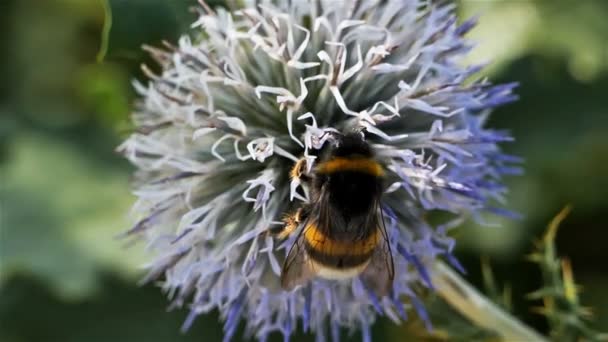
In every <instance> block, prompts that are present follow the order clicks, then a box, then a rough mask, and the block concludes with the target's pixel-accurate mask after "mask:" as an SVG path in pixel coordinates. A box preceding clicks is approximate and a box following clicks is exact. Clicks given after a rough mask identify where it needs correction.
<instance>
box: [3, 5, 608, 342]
mask: <svg viewBox="0 0 608 342" xmlns="http://www.w3.org/2000/svg"><path fill="white" fill-rule="evenodd" d="M195 3H196V1H194V0H192V1H191V0H112V1H110V4H111V7H112V12H113V26H112V30H111V33H110V36H109V47H108V52H107V56H106V57H105V61H104V63H101V64H100V63H97V62H96V54H97V53H98V50H99V47H100V44H101V31H102V27H103V23H104V9H103V4H102V1H101V0H0V43H1V46H2V53H0V75H2V77H1V79H0V187H1V190H0V203H1V206H0V341H43V340H44V341H182V340H183V341H186V340H192V341H195V340H196V341H216V340H219V339H220V338H221V326H220V325H219V324H218V323H217V316H215V315H210V316H205V317H202V318H200V319H199V320H198V321H197V322H196V323H195V324H194V327H193V328H192V330H191V331H189V332H188V333H187V334H180V333H179V328H180V325H181V323H182V322H183V320H184V318H185V315H186V312H185V310H181V311H177V312H172V313H167V312H166V310H165V309H166V306H167V302H166V300H165V298H164V296H163V295H162V294H161V292H160V290H159V289H158V288H156V287H154V286H152V285H150V286H146V287H143V288H139V287H138V286H137V285H136V283H137V280H138V278H139V277H140V276H141V275H142V273H141V272H142V271H141V267H140V266H141V265H142V264H143V263H145V260H146V255H145V254H144V252H143V251H142V248H141V247H139V248H138V247H135V248H127V246H124V243H123V242H122V241H120V240H117V239H116V238H115V236H116V235H117V234H118V233H120V232H121V231H123V230H125V229H126V228H127V227H128V224H129V220H128V218H127V217H128V210H129V207H130V205H131V204H132V202H133V201H134V197H133V196H132V195H131V194H130V187H129V177H130V173H131V171H132V168H131V167H130V165H129V164H128V163H127V162H126V161H125V160H123V159H122V158H120V157H119V156H118V155H117V154H116V153H115V152H114V148H115V147H116V146H117V145H118V144H119V143H120V142H121V140H122V139H124V138H125V137H126V136H127V134H128V131H129V128H130V127H129V121H128V113H129V105H130V103H131V102H132V100H133V96H134V93H133V90H132V88H131V85H130V82H131V80H132V79H134V78H138V79H143V76H142V74H141V72H140V71H139V65H140V64H141V63H142V62H149V60H148V59H147V57H146V56H145V54H144V53H142V51H141V50H140V46H141V45H142V44H144V43H147V44H151V45H160V42H161V41H162V40H163V39H166V40H169V41H175V40H176V39H177V37H178V36H179V33H180V32H184V31H185V30H187V28H188V26H189V23H190V22H191V21H192V19H193V15H192V13H191V12H189V10H188V8H189V7H190V6H192V5H194V4H195ZM459 4H460V5H461V6H460V7H459V13H460V14H461V15H462V17H463V18H464V17H468V16H470V15H473V14H481V22H480V25H479V26H478V27H477V28H476V29H475V30H474V31H473V32H472V33H470V34H469V37H470V38H471V39H473V40H475V41H477V42H479V45H478V48H477V49H475V50H474V53H473V54H472V55H471V56H470V60H471V61H487V60H493V61H494V63H493V64H492V65H491V66H490V67H488V68H487V69H486V70H485V71H484V72H485V73H487V74H488V76H489V77H491V78H492V79H493V80H494V81H496V82H508V81H519V82H520V83H521V86H520V88H518V90H517V93H518V94H519V95H520V96H521V100H520V101H519V102H517V103H515V104H512V105H509V106H506V107H504V108H501V109H499V110H498V111H496V113H495V115H494V116H493V119H492V122H491V125H492V126H494V127H499V128H506V129H509V130H511V132H512V134H513V135H514V136H515V137H516V138H517V141H516V142H515V143H513V144H509V145H508V146H506V149H507V150H508V151H510V152H512V153H515V154H519V155H521V156H523V157H524V158H525V160H526V163H525V167H526V174H525V175H524V176H523V177H516V178H512V179H509V181H508V182H509V184H510V187H511V189H512V191H511V193H510V195H509V206H510V207H511V208H513V209H515V210H518V211H520V212H521V213H522V214H523V215H524V219H523V220H521V221H515V222H514V221H504V222H503V221H500V223H501V224H502V226H501V227H477V226H474V225H472V224H467V225H465V226H463V227H462V229H460V230H459V231H458V233H457V235H458V239H459V244H458V253H457V255H458V257H459V258H460V259H461V260H462V261H463V263H464V264H465V266H466V268H467V270H468V277H469V279H470V280H471V281H472V282H473V283H474V284H476V285H478V286H480V287H481V286H482V285H481V284H482V281H481V277H480V257H481V256H486V257H488V258H489V260H490V261H491V264H492V267H493V269H494V272H495V274H496V278H497V281H498V282H499V283H500V284H501V285H504V284H510V286H511V288H512V297H513V305H514V309H515V312H516V313H517V314H518V316H519V317H521V318H523V319H525V320H526V322H528V323H530V324H532V325H533V326H534V327H536V328H537V329H539V330H541V331H543V330H544V329H546V323H545V322H544V320H543V318H542V317H540V316H538V315H534V314H532V313H531V312H530V309H529V308H530V307H531V306H534V305H537V304H538V303H533V302H529V301H526V300H525V299H523V297H524V295H525V294H526V293H529V292H531V291H533V290H535V289H537V288H539V287H540V286H541V284H540V275H539V271H538V269H537V268H536V267H535V265H533V264H530V263H529V262H527V261H525V259H524V256H525V255H526V254H527V253H529V252H530V251H531V249H532V246H533V241H534V240H535V239H537V238H539V237H540V236H541V234H542V232H543V230H544V227H545V226H546V224H547V223H548V222H549V220H550V219H551V218H552V217H553V216H554V215H555V214H556V213H557V212H558V211H559V210H560V209H561V208H562V207H563V206H565V205H566V204H571V205H572V206H573V212H572V214H571V215H570V216H569V217H568V219H567V220H566V221H565V222H564V224H563V225H562V227H561V229H560V232H559V235H558V239H557V246H558V250H559V252H560V255H564V256H568V257H569V258H570V259H571V260H572V263H573V266H574V270H575V277H576V280H577V282H578V283H580V284H581V285H582V288H583V292H582V294H581V297H582V300H583V302H584V303H587V304H589V305H592V306H593V307H594V309H595V310H594V311H595V314H596V319H595V326H597V327H599V328H607V327H608V291H606V289H607V288H608V266H607V260H608V247H607V245H608V226H607V225H606V223H605V222H606V214H605V213H606V211H607V210H608V200H607V198H608V176H607V175H608V20H606V18H608V1H602V0H599V1H573V0H563V1H550V0H545V1H525V0H519V1H489V0H488V1H481V0H479V1H460V3H459ZM401 329H403V328H399V327H396V326H394V325H391V324H388V323H386V322H383V323H381V324H377V325H375V326H374V335H375V337H377V338H386V339H387V340H394V341H400V340H402V336H403V335H401V333H402V331H401ZM604 330H606V329H604ZM306 339H307V338H306V337H303V338H302V340H306ZM355 339H356V340H358V339H359V337H358V336H355Z"/></svg>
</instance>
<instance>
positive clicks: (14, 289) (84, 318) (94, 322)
mask: <svg viewBox="0 0 608 342" xmlns="http://www.w3.org/2000/svg"><path fill="white" fill-rule="evenodd" d="M97 284H98V286H99V288H100V291H99V292H98V293H97V294H96V295H95V296H93V297H91V298H88V299H86V300H84V299H79V300H71V301H65V300H64V299H62V298H60V297H57V296H56V294H54V293H52V292H50V291H49V289H48V288H47V287H46V286H45V285H46V284H45V283H44V282H41V281H40V280H38V279H35V278H31V277H24V276H18V277H11V278H10V279H9V280H8V282H7V283H6V285H5V286H4V287H2V288H0V298H1V299H2V300H1V301H0V340H1V341H20V342H30V341H31V342H37V341H62V342H77V341H78V342H81V341H86V342H107V341H115V342H131V341H146V342H166V341H220V340H221V337H222V329H221V326H220V325H219V324H218V316H217V314H215V313H213V314H210V315H207V316H204V317H202V318H200V319H199V321H198V322H197V323H196V324H195V325H194V326H193V328H192V329H191V330H190V331H189V332H188V333H187V334H180V332H179V327H180V326H181V324H182V322H183V320H184V319H185V317H186V315H187V312H186V310H181V311H179V312H170V313H168V312H166V310H165V308H166V300H165V298H164V297H163V296H162V295H161V294H160V293H159V291H158V288H156V287H153V286H148V287H145V288H138V287H135V286H133V284H132V283H125V282H124V281H121V280H120V279H118V278H117V277H116V276H115V275H114V276H111V275H110V274H109V273H107V272H103V273H102V274H101V275H100V276H99V277H98V279H97Z"/></svg>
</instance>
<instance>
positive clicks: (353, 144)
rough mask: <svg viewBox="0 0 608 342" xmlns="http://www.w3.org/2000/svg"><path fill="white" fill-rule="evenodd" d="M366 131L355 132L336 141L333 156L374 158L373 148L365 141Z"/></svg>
mask: <svg viewBox="0 0 608 342" xmlns="http://www.w3.org/2000/svg"><path fill="white" fill-rule="evenodd" d="M364 132H365V131H364V130H361V129H360V130H355V131H352V132H349V133H346V134H344V135H341V136H340V137H338V139H336V142H335V145H334V147H333V150H332V154H333V155H334V156H336V157H349V156H359V157H372V156H373V154H374V153H373V151H372V148H371V146H370V145H369V144H368V143H367V142H366V141H365V135H364Z"/></svg>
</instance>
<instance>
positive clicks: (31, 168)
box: [0, 135, 138, 296]
mask: <svg viewBox="0 0 608 342" xmlns="http://www.w3.org/2000/svg"><path fill="white" fill-rule="evenodd" d="M13 146H14V150H13V151H11V158H12V159H11V160H10V162H9V164H8V165H7V166H6V167H5V168H4V169H3V175H4V176H3V183H4V186H5V191H3V192H2V193H1V194H0V196H2V197H1V198H0V200H1V201H2V203H3V213H2V223H3V224H2V239H1V241H0V243H1V248H0V261H1V263H2V272H1V273H0V277H1V278H0V280H6V279H7V277H9V276H10V275H11V274H13V273H14V272H18V273H24V272H25V273H33V274H36V275H37V276H38V277H41V278H42V279H45V281H47V282H48V283H49V284H50V285H51V286H52V287H53V288H54V289H55V290H57V291H59V292H60V293H61V294H62V295H65V296H82V295H86V294H87V293H89V292H90V291H91V290H94V289H95V288H96V271H97V268H98V267H100V266H101V265H106V266H112V267H115V268H116V269H118V270H121V271H122V272H132V270H133V269H134V266H135V264H137V263H138V262H137V260H138V258H137V257H136V255H135V254H134V251H133V250H130V251H125V250H121V248H120V247H119V246H120V243H118V242H117V241H116V240H114V239H113V238H112V237H113V236H115V235H116V234H118V233H119V232H120V231H122V230H124V229H125V228H126V227H127V226H128V223H127V221H126V218H125V214H126V209H127V208H128V207H129V206H130V202H131V198H130V196H129V195H128V190H129V187H128V184H127V180H126V177H125V175H123V174H122V172H117V170H116V169H112V168H107V169H101V168H98V167H97V166H96V165H94V164H92V163H90V161H87V159H83V158H82V157H81V156H80V155H79V154H78V153H77V150H74V149H72V148H71V147H70V146H69V145H66V144H64V143H58V142H56V141H53V140H50V139H48V138H44V137H40V136H35V135H21V136H19V138H18V139H17V141H14V144H13Z"/></svg>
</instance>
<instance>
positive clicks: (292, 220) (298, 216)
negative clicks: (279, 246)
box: [275, 206, 310, 240]
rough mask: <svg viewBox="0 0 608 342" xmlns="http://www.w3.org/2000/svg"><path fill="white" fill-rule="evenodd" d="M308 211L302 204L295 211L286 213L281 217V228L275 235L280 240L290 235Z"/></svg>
mask: <svg viewBox="0 0 608 342" xmlns="http://www.w3.org/2000/svg"><path fill="white" fill-rule="evenodd" d="M309 212H310V210H309V208H308V206H302V207H300V208H298V210H296V211H295V212H293V213H291V214H289V215H287V216H286V217H285V218H284V219H283V222H285V225H284V226H283V229H282V230H281V231H279V232H278V233H276V234H275V237H276V238H278V239H281V240H282V239H285V238H286V237H288V236H289V235H291V234H292V233H293V232H294V231H296V229H298V227H299V226H300V224H301V223H302V222H304V221H305V220H306V219H307V218H308V214H309Z"/></svg>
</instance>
